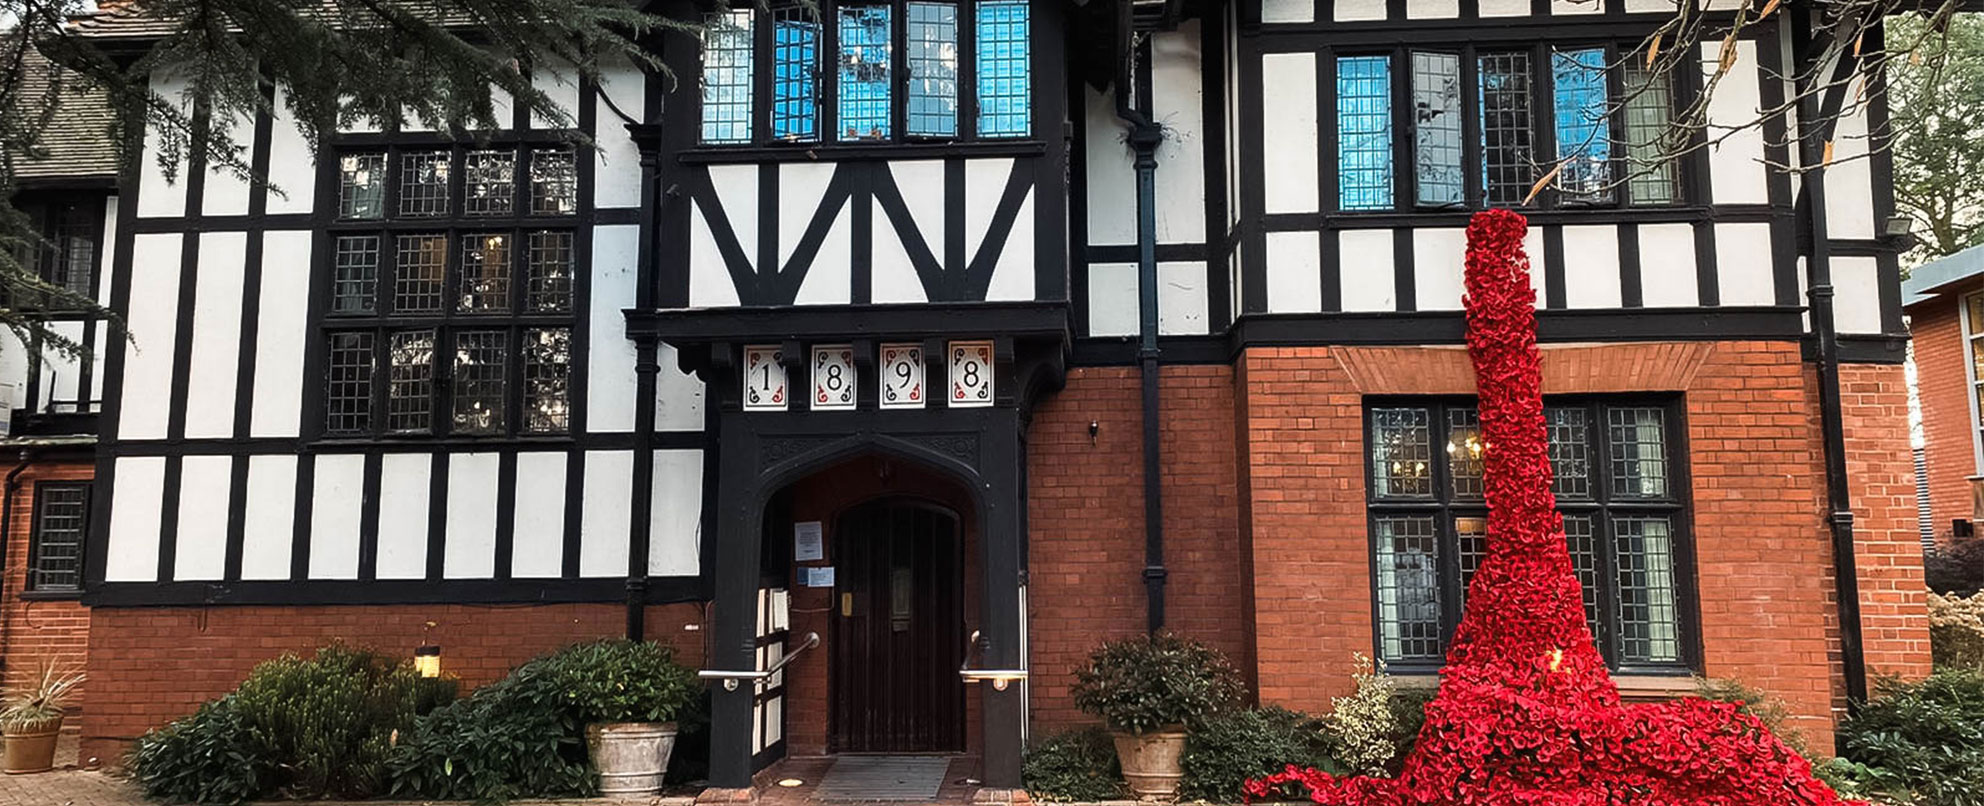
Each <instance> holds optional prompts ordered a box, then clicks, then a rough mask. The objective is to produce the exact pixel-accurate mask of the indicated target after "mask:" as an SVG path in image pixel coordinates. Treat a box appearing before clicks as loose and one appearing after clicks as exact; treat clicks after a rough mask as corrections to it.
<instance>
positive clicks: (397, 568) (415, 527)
mask: <svg viewBox="0 0 1984 806" xmlns="http://www.w3.org/2000/svg"><path fill="white" fill-rule="evenodd" d="M433 475H434V456H433V455H432V454H426V453H389V454H386V455H385V456H382V457H380V461H379V555H378V562H377V565H376V572H377V575H378V577H379V578H380V579H421V578H424V577H426V576H427V521H428V515H427V511H428V510H427V507H428V501H427V498H428V496H429V493H431V492H432V490H433V486H432V485H431V483H430V482H431V480H432V477H433Z"/></svg>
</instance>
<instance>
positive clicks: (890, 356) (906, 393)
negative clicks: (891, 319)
mask: <svg viewBox="0 0 1984 806" xmlns="http://www.w3.org/2000/svg"><path fill="white" fill-rule="evenodd" d="M880 380H881V384H882V393H881V398H882V408H885V409H920V408H923V346H922V345H919V344H884V345H882V377H881V379H880Z"/></svg>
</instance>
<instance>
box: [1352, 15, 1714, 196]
mask: <svg viewBox="0 0 1984 806" xmlns="http://www.w3.org/2000/svg"><path fill="white" fill-rule="evenodd" d="M1638 46H1639V43H1638V42H1637V41H1620V40H1613V39H1604V38H1599V39H1569V38H1567V39H1559V40H1544V41H1536V40H1525V41H1521V42H1515V41H1511V42H1453V41H1446V40H1436V41H1410V42H1406V43H1402V44H1391V45H1383V46H1370V47H1354V46H1353V47H1344V48H1341V49H1336V50H1331V51H1328V52H1327V53H1326V58H1327V60H1328V64H1329V68H1328V69H1329V76H1328V78H1329V81H1330V86H1329V90H1330V96H1329V97H1330V98H1331V103H1330V104H1329V105H1328V109H1327V110H1326V113H1327V114H1328V116H1329V125H1328V129H1327V131H1326V132H1325V134H1326V137H1327V139H1328V140H1329V143H1330V146H1329V153H1328V154H1327V155H1326V160H1325V161H1326V162H1327V163H1328V165H1329V166H1330V172H1329V176H1330V177H1331V180H1332V181H1333V183H1334V184H1335V185H1336V187H1335V188H1330V189H1327V190H1326V192H1325V193H1324V194H1323V195H1325V196H1326V197H1328V200H1327V201H1326V202H1325V204H1326V207H1325V209H1324V212H1325V213H1326V214H1329V215H1332V216H1364V217H1382V216H1398V215H1434V214H1441V213H1455V212H1464V211H1471V210H1481V209H1485V208H1486V207H1488V206H1491V205H1489V204H1488V203H1487V202H1486V201H1485V200H1486V198H1487V188H1486V184H1487V169H1486V165H1487V163H1486V160H1487V157H1486V153H1485V152H1486V148H1485V143H1484V141H1483V122H1482V111H1483V110H1482V108H1481V106H1482V105H1481V69H1480V66H1481V61H1480V60H1481V57H1482V56H1484V55H1489V54H1495V53H1513V52H1520V53H1523V54H1525V55H1526V56H1527V57H1528V61H1529V64H1528V68H1529V70H1528V75H1529V96H1530V98H1529V118H1530V121H1529V134H1530V142H1529V150H1530V152H1531V153H1532V155H1537V154H1549V155H1552V158H1553V159H1555V158H1556V154H1557V151H1558V143H1557V136H1556V135H1557V114H1556V90H1557V87H1556V81H1555V75H1554V66H1555V64H1556V54H1558V53H1560V52H1563V53H1569V52H1574V51H1580V50H1591V49H1601V50H1603V51H1604V53H1605V59H1606V64H1607V68H1608V69H1607V70H1606V72H1605V82H1604V87H1605V90H1606V98H1607V100H1606V102H1607V104H1608V105H1609V104H1612V103H1615V102H1617V101H1618V100H1621V99H1623V98H1624V97H1625V86H1626V85H1625V75H1624V70H1623V69H1622V65H1620V63H1619V59H1620V54H1622V53H1628V54H1629V53H1632V52H1633V51H1634V50H1635V49H1636V48H1637V47H1638ZM1416 53H1429V54H1442V55H1450V56H1457V57H1459V61H1460V82H1461V88H1460V92H1461V98H1460V112H1461V144H1460V145H1461V175H1462V180H1463V181H1462V192H1461V201H1460V203H1458V204H1421V203H1419V201H1418V198H1419V196H1418V192H1419V187H1418V184H1419V183H1418V171H1417V159H1418V137H1419V129H1420V126H1419V124H1418V120H1417V115H1416V114H1415V112H1416V107H1415V105H1414V79H1415V78H1416V74H1415V72H1414V71H1413V69H1412V68H1413V61H1414V59H1413V57H1414V54H1416ZM1369 57H1384V58H1386V60H1387V65H1388V70H1389V80H1390V84H1391V93H1392V94H1391V128H1392V138H1391V139H1392V143H1391V145H1392V154H1391V161H1392V170H1391V173H1392V181H1393V186H1392V190H1391V195H1392V203H1391V205H1390V206H1388V207H1382V208H1356V207H1351V208H1346V207H1344V206H1343V203H1342V177H1341V175H1340V173H1339V170H1338V166H1340V164H1341V160H1342V158H1343V155H1342V148H1341V134H1342V130H1341V125H1342V124H1341V122H1340V121H1339V120H1338V116H1337V101H1336V89H1337V84H1336V79H1337V75H1336V74H1337V66H1338V63H1339V62H1338V60H1339V59H1346V58H1369ZM1667 78H1668V82H1667V86H1668V99H1667V102H1668V103H1667V115H1668V118H1669V119H1670V120H1672V119H1674V118H1675V117H1678V115H1679V114H1680V112H1681V111H1682V110H1683V109H1684V108H1685V105H1684V99H1686V98H1691V97H1693V96H1694V94H1695V93H1696V92H1698V90H1699V88H1698V87H1697V86H1696V84H1695V83H1694V82H1691V81H1689V79H1688V75H1687V72H1686V71H1684V70H1680V69H1678V68H1676V70H1675V71H1674V72H1673V73H1671V74H1669V75H1668V77H1667ZM1613 112H1614V113H1613V114H1611V115H1608V116H1607V118H1606V132H1607V136H1608V137H1609V138H1610V143H1611V146H1610V148H1611V154H1610V156H1609V158H1608V163H1609V164H1610V165H1611V166H1612V167H1611V169H1610V170H1611V172H1612V176H1613V177H1622V176H1624V173H1623V172H1624V171H1629V170H1630V169H1631V168H1630V166H1631V157H1630V153H1629V148H1628V145H1629V142H1628V140H1627V137H1626V134H1627V133H1626V120H1625V118H1626V114H1625V110H1624V109H1623V108H1621V109H1618V110H1613ZM1547 164H1549V163H1546V165H1547ZM1669 166H1670V174H1671V177H1672V179H1671V182H1672V185H1673V194H1672V198H1670V199H1668V200H1666V201H1644V202H1643V201H1639V200H1636V199H1635V198H1634V197H1633V193H1632V189H1631V187H1630V185H1631V184H1632V183H1631V182H1619V184H1618V185H1617V186H1616V187H1613V188H1611V189H1610V190H1609V191H1608V192H1607V195H1608V196H1609V198H1607V199H1603V200H1586V199H1580V198H1578V197H1577V195H1576V194H1573V193H1568V192H1565V191H1561V190H1558V189H1556V188H1546V189H1544V190H1543V191H1542V192H1541V193H1538V194H1537V196H1536V198H1535V199H1533V200H1531V201H1530V203H1529V204H1502V205H1492V206H1508V207H1513V208H1516V209H1520V210H1525V211H1537V210H1561V211H1575V210H1608V211H1622V210H1665V209H1674V208H1682V207H1688V206H1691V205H1693V204H1695V203H1696V200H1697V199H1698V198H1700V197H1701V196H1700V193H1699V192H1698V190H1697V188H1696V187H1695V185H1694V181H1693V179H1694V176H1695V175H1696V174H1697V173H1699V168H1698V166H1697V165H1696V160H1695V159H1693V158H1691V157H1689V156H1685V155H1684V156H1680V157H1676V158H1675V159H1673V160H1671V161H1670V162H1669ZM1613 181H1618V180H1617V179H1616V178H1615V179H1609V180H1608V182H1613Z"/></svg>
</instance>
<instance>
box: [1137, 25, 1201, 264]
mask: <svg viewBox="0 0 1984 806" xmlns="http://www.w3.org/2000/svg"><path fill="white" fill-rule="evenodd" d="M1202 61H1203V60H1202V59H1201V54H1200V52H1199V23H1198V21H1197V20H1193V21H1189V22H1185V23H1182V24H1180V25H1179V26H1178V30H1176V31H1167V32H1163V33H1158V34H1156V35H1154V36H1153V37H1152V38H1151V117H1152V118H1153V119H1155V120H1158V121H1162V122H1163V123H1164V127H1165V129H1166V132H1165V137H1164V143H1163V144H1162V145H1160V146H1158V149H1157V162H1158V165H1160V166H1163V167H1161V168H1159V169H1158V170H1157V178H1156V187H1157V208H1156V209H1155V210H1154V211H1153V212H1154V213H1155V214H1156V218H1157V242H1158V243H1203V242H1204V241H1205V239H1206V167H1205V165H1206V161H1205V143H1206V138H1205V129H1206V126H1205V96H1204V92H1203V90H1202V88H1201V87H1200V85H1199V76H1200V75H1201V72H1202V68H1203V67H1204V65H1203V64H1202ZM1131 187H1133V188H1134V187H1135V186H1134V185H1132V186H1131Z"/></svg>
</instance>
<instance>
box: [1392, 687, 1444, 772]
mask: <svg viewBox="0 0 1984 806" xmlns="http://www.w3.org/2000/svg"><path fill="white" fill-rule="evenodd" d="M1438 692H1439V689H1435V688H1432V687H1430V686H1428V687H1425V688H1398V687H1393V688H1392V700H1391V712H1392V747H1393V749H1394V752H1393V753H1392V757H1391V758H1390V759H1388V760H1387V761H1386V762H1385V772H1386V773H1388V774H1391V775H1397V774H1398V771H1399V767H1400V766H1401V765H1403V764H1404V763H1405V757H1406V755H1407V754H1409V753H1411V752H1412V746H1413V745H1415V744H1418V743H1419V728H1420V727H1421V726H1423V725H1425V724H1426V704H1427V703H1429V702H1432V701H1433V695H1434V694H1436V693H1438Z"/></svg>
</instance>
